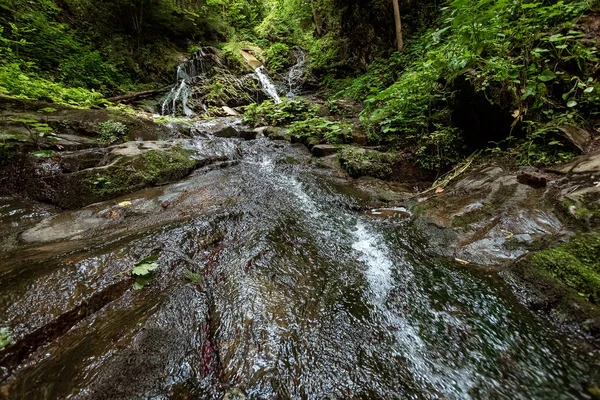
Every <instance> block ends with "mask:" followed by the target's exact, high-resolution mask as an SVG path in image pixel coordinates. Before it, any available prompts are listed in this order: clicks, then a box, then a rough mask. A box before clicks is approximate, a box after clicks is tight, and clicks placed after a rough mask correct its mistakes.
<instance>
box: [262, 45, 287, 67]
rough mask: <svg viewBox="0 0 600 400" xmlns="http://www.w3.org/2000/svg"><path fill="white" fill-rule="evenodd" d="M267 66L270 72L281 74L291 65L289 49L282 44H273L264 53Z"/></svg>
mask: <svg viewBox="0 0 600 400" xmlns="http://www.w3.org/2000/svg"><path fill="white" fill-rule="evenodd" d="M266 56H267V66H268V67H269V69H270V70H272V71H275V72H281V71H282V70H283V69H284V68H286V67H288V66H290V65H291V58H290V48H289V47H288V46H287V45H286V44H283V43H275V44H273V45H272V46H271V47H269V48H268V49H267V51H266Z"/></svg>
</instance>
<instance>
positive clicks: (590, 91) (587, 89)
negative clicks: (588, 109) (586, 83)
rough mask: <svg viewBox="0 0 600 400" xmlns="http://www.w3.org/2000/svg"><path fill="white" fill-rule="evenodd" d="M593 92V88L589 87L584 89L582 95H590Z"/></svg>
mask: <svg viewBox="0 0 600 400" xmlns="http://www.w3.org/2000/svg"><path fill="white" fill-rule="evenodd" d="M593 91H594V87H593V86H590V87H587V88H585V90H584V93H592V92H593Z"/></svg>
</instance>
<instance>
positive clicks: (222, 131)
mask: <svg viewBox="0 0 600 400" xmlns="http://www.w3.org/2000/svg"><path fill="white" fill-rule="evenodd" d="M214 129H215V130H214V133H213V135H215V136H216V137H221V138H236V137H239V132H238V131H237V129H235V128H234V127H233V126H230V125H226V124H223V123H220V124H218V125H217V126H215V128H214Z"/></svg>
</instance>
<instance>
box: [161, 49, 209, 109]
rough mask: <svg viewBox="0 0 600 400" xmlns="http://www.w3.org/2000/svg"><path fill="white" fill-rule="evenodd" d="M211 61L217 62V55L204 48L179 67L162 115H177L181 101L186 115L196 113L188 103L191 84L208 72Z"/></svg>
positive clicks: (163, 106) (163, 105) (164, 103)
mask: <svg viewBox="0 0 600 400" xmlns="http://www.w3.org/2000/svg"><path fill="white" fill-rule="evenodd" d="M210 62H212V63H216V59H215V57H213V54H212V53H211V52H210V51H208V50H206V49H204V48H202V49H200V50H198V52H196V54H194V56H193V57H192V58H191V59H190V60H189V61H187V62H185V63H183V64H181V65H179V66H178V67H177V77H176V79H177V83H176V84H175V86H173V88H172V89H171V92H170V93H169V95H168V96H167V98H166V99H165V101H164V102H163V104H162V115H172V116H175V114H176V113H177V104H178V103H181V107H182V109H183V113H184V114H185V116H187V117H191V116H192V115H194V111H193V110H192V109H191V108H190V107H189V104H188V100H189V97H190V86H189V85H190V84H191V83H192V80H193V79H194V78H196V77H198V76H201V75H206V74H207V73H208V70H209V68H208V64H209V63H210ZM202 107H203V108H205V109H206V106H204V105H202Z"/></svg>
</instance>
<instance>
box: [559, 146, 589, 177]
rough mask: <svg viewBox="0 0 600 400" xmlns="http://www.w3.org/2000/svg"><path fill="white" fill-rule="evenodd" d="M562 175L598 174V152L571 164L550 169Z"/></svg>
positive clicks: (579, 158) (575, 160)
mask: <svg viewBox="0 0 600 400" xmlns="http://www.w3.org/2000/svg"><path fill="white" fill-rule="evenodd" d="M551 170H552V171H555V172H560V173H564V174H597V173H600V151H595V152H593V153H590V154H587V155H585V156H581V157H577V158H576V159H574V160H573V161H572V162H570V163H568V164H565V165H562V166H559V167H557V168H553V169H551Z"/></svg>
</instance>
